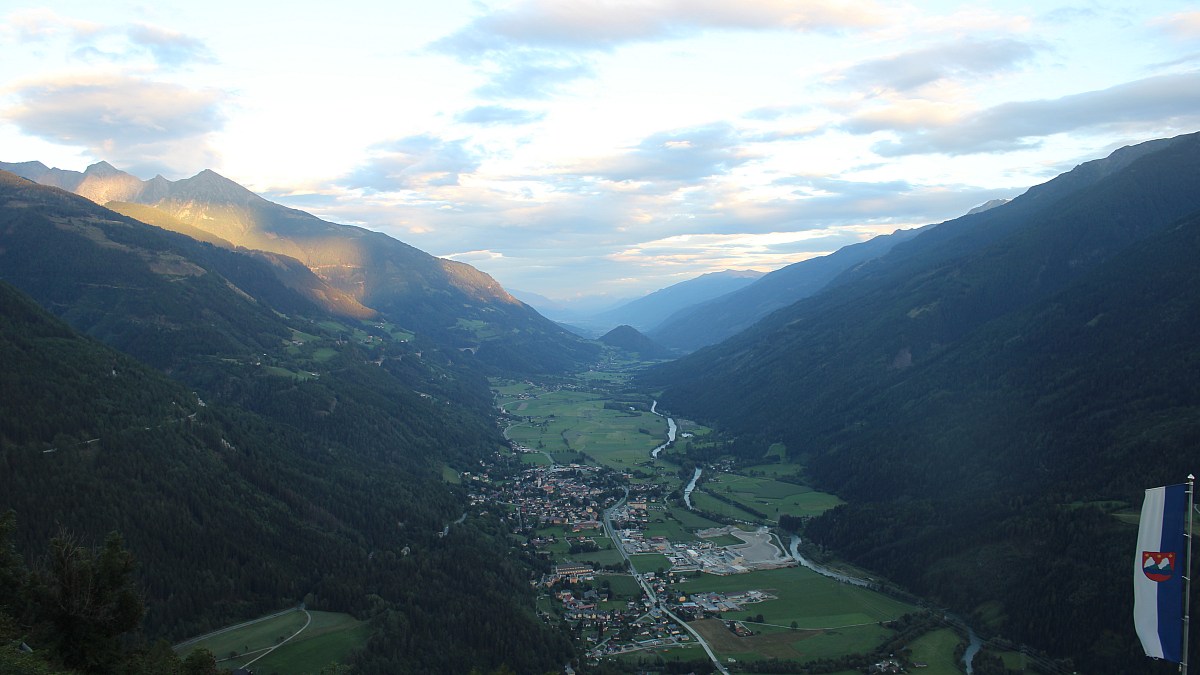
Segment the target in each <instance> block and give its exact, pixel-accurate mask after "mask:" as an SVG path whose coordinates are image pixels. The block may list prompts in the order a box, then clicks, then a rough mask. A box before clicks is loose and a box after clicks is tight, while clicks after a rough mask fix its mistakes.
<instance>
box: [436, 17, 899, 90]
mask: <svg viewBox="0 0 1200 675" xmlns="http://www.w3.org/2000/svg"><path fill="white" fill-rule="evenodd" d="M885 16H886V12H885V11H884V10H883V9H881V8H880V7H879V6H878V5H877V4H876V3H875V2H873V1H872V0H851V1H849V2H846V1H844V0H806V2H803V3H796V2H789V1H788V0H744V1H743V2H739V3H730V2H727V1H726V0H579V1H574V2H569V3H564V2H561V1H559V0H524V1H523V2H518V3H517V4H516V5H513V6H511V7H507V8H504V9H498V10H495V11H491V12H488V13H485V14H483V15H482V16H480V17H478V18H476V19H475V20H473V21H471V22H470V23H468V24H467V25H466V26H464V27H463V28H461V29H460V30H458V31H456V32H454V33H452V34H450V35H447V36H445V37H443V38H441V39H439V40H436V41H434V42H433V43H431V44H430V45H429V47H428V48H429V49H430V50H431V51H434V52H437V53H442V54H448V55H450V56H453V57H455V58H457V59H459V60H461V61H463V62H466V63H471V64H491V72H489V73H488V74H489V75H490V77H491V79H492V82H491V83H490V84H488V85H485V86H483V87H481V88H480V89H479V90H478V91H477V93H478V94H480V95H481V96H485V97H488V98H497V99H499V98H505V97H519V98H544V97H547V96H549V95H551V94H553V93H555V92H556V91H557V90H558V89H559V88H561V87H562V86H564V85H565V84H567V83H569V82H571V81H573V80H576V79H579V78H584V77H590V76H592V75H593V74H594V72H593V68H592V66H591V65H590V60H589V59H590V56H591V55H593V54H595V53H596V52H610V51H612V50H614V49H616V48H617V47H620V46H622V45H626V44H631V43H637V42H649V41H658V40H668V39H678V38H684V37H688V36H691V35H696V34H699V33H702V32H705V31H717V30H779V31H784V30H791V31H841V30H854V29H861V28H866V27H871V26H876V25H879V24H881V23H882V22H883V21H884V19H885Z"/></svg>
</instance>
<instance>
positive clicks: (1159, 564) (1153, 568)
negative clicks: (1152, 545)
mask: <svg viewBox="0 0 1200 675" xmlns="http://www.w3.org/2000/svg"><path fill="white" fill-rule="evenodd" d="M1142 572H1143V573H1144V574H1145V575H1146V577H1147V578H1149V579H1150V581H1157V582H1159V583H1162V582H1164V581H1167V580H1169V579H1170V578H1171V577H1172V576H1174V575H1175V552H1174V551H1166V552H1163V551H1142Z"/></svg>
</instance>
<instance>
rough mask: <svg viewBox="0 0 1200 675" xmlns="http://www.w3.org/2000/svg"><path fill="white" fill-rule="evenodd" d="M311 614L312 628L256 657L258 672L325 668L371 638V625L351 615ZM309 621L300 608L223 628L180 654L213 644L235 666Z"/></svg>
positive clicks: (219, 656) (227, 664)
mask: <svg viewBox="0 0 1200 675" xmlns="http://www.w3.org/2000/svg"><path fill="white" fill-rule="evenodd" d="M308 614H309V615H310V616H311V617H312V621H311V623H309V625H308V628H305V629H304V631H303V632H301V633H300V634H299V635H297V636H296V637H295V638H293V639H292V640H290V641H288V642H287V643H286V644H284V645H283V646H281V647H279V648H278V649H276V650H275V651H274V652H271V653H270V654H268V655H267V656H264V657H263V658H262V659H260V660H258V661H255V663H254V665H253V669H254V671H255V672H256V673H260V674H267V675H269V674H270V673H274V672H278V673H288V674H291V673H295V674H297V675H302V674H305V673H314V674H315V673H319V672H320V671H321V668H323V667H325V666H328V665H329V664H331V663H339V662H342V661H344V660H345V659H346V657H347V656H348V655H349V654H350V652H351V651H353V650H355V649H357V648H359V647H361V646H362V645H363V644H365V643H366V641H367V637H368V632H369V626H368V625H367V623H366V622H363V621H359V620H357V619H355V618H354V617H352V616H350V615H349V614H340V613H336V612H314V611H310V612H309V613H308ZM306 621H308V616H306V615H305V613H304V612H303V611H301V610H294V611H291V612H287V613H285V614H282V615H280V616H277V617H273V618H271V619H267V620H265V621H260V622H257V623H254V624H251V625H249V626H244V627H242V628H237V629H234V630H229V631H225V632H222V633H219V634H217V635H214V636H212V637H208V638H205V639H203V640H200V641H198V642H195V643H191V644H188V645H186V646H184V647H182V648H180V649H177V651H178V652H179V654H180V656H185V657H186V655H187V654H190V653H191V652H192V651H193V650H196V649H201V648H203V649H208V650H209V651H211V652H212V653H213V655H214V656H216V657H217V659H218V661H219V662H220V663H219V665H220V666H221V667H227V668H231V669H232V668H236V667H238V666H241V665H242V664H244V663H246V662H248V661H250V660H251V659H253V658H255V657H257V656H259V655H260V654H261V653H262V651H263V650H265V649H269V648H270V647H273V646H275V645H276V644H279V643H280V642H282V641H283V640H284V639H286V638H288V637H289V636H291V635H293V634H294V633H296V631H298V630H300V629H301V627H303V626H304V624H305V622H306ZM235 654H236V655H237V656H234V655H235Z"/></svg>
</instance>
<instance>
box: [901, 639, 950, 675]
mask: <svg viewBox="0 0 1200 675" xmlns="http://www.w3.org/2000/svg"><path fill="white" fill-rule="evenodd" d="M960 642H962V639H961V638H959V637H958V633H955V632H954V631H953V630H951V629H949V628H943V629H941V630H935V631H933V632H932V633H926V634H925V635H922V636H921V637H919V638H917V640H916V642H913V643H912V645H911V647H912V660H913V661H915V662H917V663H924V664H927V665H926V667H925V668H922V669H921V672H922V673H926V674H927V675H958V674H959V673H961V672H962V671H961V670H959V669H958V665H957V663H955V660H954V648H955V647H957V646H958V645H959V643H960Z"/></svg>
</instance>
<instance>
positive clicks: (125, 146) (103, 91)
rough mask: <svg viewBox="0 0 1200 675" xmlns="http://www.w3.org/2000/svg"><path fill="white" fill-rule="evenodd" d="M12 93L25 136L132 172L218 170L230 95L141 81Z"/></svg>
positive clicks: (43, 86) (65, 83) (89, 81)
mask: <svg viewBox="0 0 1200 675" xmlns="http://www.w3.org/2000/svg"><path fill="white" fill-rule="evenodd" d="M11 93H12V96H13V98H14V100H15V103H14V104H13V105H11V106H9V107H7V108H6V109H4V110H3V111H0V115H2V116H3V118H5V119H7V120H8V121H9V122H11V123H13V124H15V125H16V126H17V127H19V128H20V129H21V130H22V131H23V132H24V133H26V134H29V135H32V136H37V137H40V138H43V139H45V140H48V141H51V142H54V143H59V144H63V145H69V146H81V147H84V148H87V149H88V151H89V152H91V153H92V154H93V155H94V156H96V157H103V158H106V159H108V160H110V161H112V162H113V163H115V164H121V165H124V166H127V167H131V168H140V167H159V168H165V169H168V170H180V171H185V172H186V171H189V170H195V167H196V166H211V165H212V164H213V163H214V160H215V158H216V152H215V151H214V150H213V149H212V148H211V147H210V146H209V138H208V136H209V134H211V133H212V132H214V131H217V130H218V129H220V128H221V126H222V125H223V124H224V121H225V116H224V113H223V112H222V103H223V101H224V99H225V95H224V94H223V93H222V92H219V91H217V90H212V89H199V90H198V89H190V88H187V87H183V86H180V85H176V84H171V83H168V82H160V81H155V80H149V79H144V78H139V77H131V76H115V75H109V76H66V77H53V78H47V79H43V80H35V81H30V82H24V83H20V84H17V85H15V86H14V87H12V89H11ZM196 162H204V163H203V164H197V163H196Z"/></svg>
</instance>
